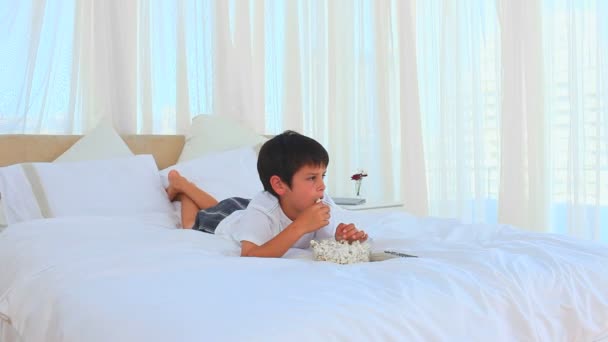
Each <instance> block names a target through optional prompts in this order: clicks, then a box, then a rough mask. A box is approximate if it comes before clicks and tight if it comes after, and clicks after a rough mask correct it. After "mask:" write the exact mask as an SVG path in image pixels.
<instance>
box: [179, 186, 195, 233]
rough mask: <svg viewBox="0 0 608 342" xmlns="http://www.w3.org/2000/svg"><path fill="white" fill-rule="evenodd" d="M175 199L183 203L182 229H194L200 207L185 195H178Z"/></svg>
mask: <svg viewBox="0 0 608 342" xmlns="http://www.w3.org/2000/svg"><path fill="white" fill-rule="evenodd" d="M175 199H176V200H178V201H180V202H182V227H183V228H184V229H190V228H192V226H193V225H194V222H195V221H196V215H197V214H198V211H199V207H198V206H197V205H196V203H194V201H193V200H192V199H191V198H190V197H188V196H187V195H185V194H178V195H177V196H176V197H175Z"/></svg>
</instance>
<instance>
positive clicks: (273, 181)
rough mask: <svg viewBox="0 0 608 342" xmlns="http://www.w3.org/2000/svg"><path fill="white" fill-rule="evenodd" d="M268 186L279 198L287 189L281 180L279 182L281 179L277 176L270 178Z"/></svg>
mask: <svg viewBox="0 0 608 342" xmlns="http://www.w3.org/2000/svg"><path fill="white" fill-rule="evenodd" d="M270 186H271V187H272V190H274V192H276V193H277V195H279V196H283V195H284V194H285V193H286V192H287V190H288V189H289V187H288V186H287V184H285V183H284V182H283V180H281V177H279V176H277V175H274V176H272V177H270Z"/></svg>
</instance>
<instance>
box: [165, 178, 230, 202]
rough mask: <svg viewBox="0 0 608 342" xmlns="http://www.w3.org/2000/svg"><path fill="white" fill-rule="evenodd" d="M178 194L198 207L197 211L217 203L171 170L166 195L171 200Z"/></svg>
mask: <svg viewBox="0 0 608 342" xmlns="http://www.w3.org/2000/svg"><path fill="white" fill-rule="evenodd" d="M179 193H182V194H185V195H186V196H187V197H188V198H189V199H190V200H191V201H192V202H194V204H196V205H197V206H198V209H199V210H201V209H207V208H211V207H213V206H214V205H216V204H217V203H218V202H217V200H216V199H215V198H213V196H211V195H209V194H208V193H206V192H205V191H203V190H202V189H200V188H198V187H197V186H196V185H195V184H194V183H192V182H190V181H188V180H187V179H186V178H185V177H184V176H182V175H180V174H179V172H177V171H176V170H171V171H170V172H169V187H168V188H167V194H168V195H169V198H170V199H171V197H172V196H173V197H174V198H175V196H177V195H178V194H179ZM182 205H183V201H182Z"/></svg>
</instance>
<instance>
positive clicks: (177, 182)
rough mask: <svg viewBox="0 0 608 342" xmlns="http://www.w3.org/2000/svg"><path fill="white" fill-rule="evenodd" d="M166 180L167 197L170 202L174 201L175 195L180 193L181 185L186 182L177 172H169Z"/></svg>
mask: <svg viewBox="0 0 608 342" xmlns="http://www.w3.org/2000/svg"><path fill="white" fill-rule="evenodd" d="M168 178H169V187H168V188H167V189H166V191H167V196H169V200H170V201H174V200H175V198H176V197H177V195H179V193H180V192H181V189H182V185H183V184H184V182H187V181H188V180H187V179H186V178H185V177H184V176H182V175H180V174H179V172H177V170H171V171H169V174H168Z"/></svg>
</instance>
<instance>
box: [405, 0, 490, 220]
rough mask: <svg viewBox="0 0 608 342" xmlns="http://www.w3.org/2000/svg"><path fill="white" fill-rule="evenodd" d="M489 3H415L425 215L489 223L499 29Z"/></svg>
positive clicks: (468, 1)
mask: <svg viewBox="0 0 608 342" xmlns="http://www.w3.org/2000/svg"><path fill="white" fill-rule="evenodd" d="M496 13H497V12H496V6H495V4H494V3H493V2H489V1H477V0H467V1H458V2H455V1H420V2H418V4H417V25H416V27H417V45H418V70H419V75H420V76H419V85H420V99H421V111H422V120H423V123H424V124H423V134H424V148H425V160H426V165H427V174H428V189H429V204H430V213H431V214H432V215H436V216H444V217H445V216H447V217H457V218H460V219H462V220H464V221H467V222H496V216H497V200H498V182H499V179H500V146H501V144H500V99H501V87H502V85H501V73H500V60H501V58H500V52H501V46H500V29H499V25H498V21H497V18H496Z"/></svg>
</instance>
